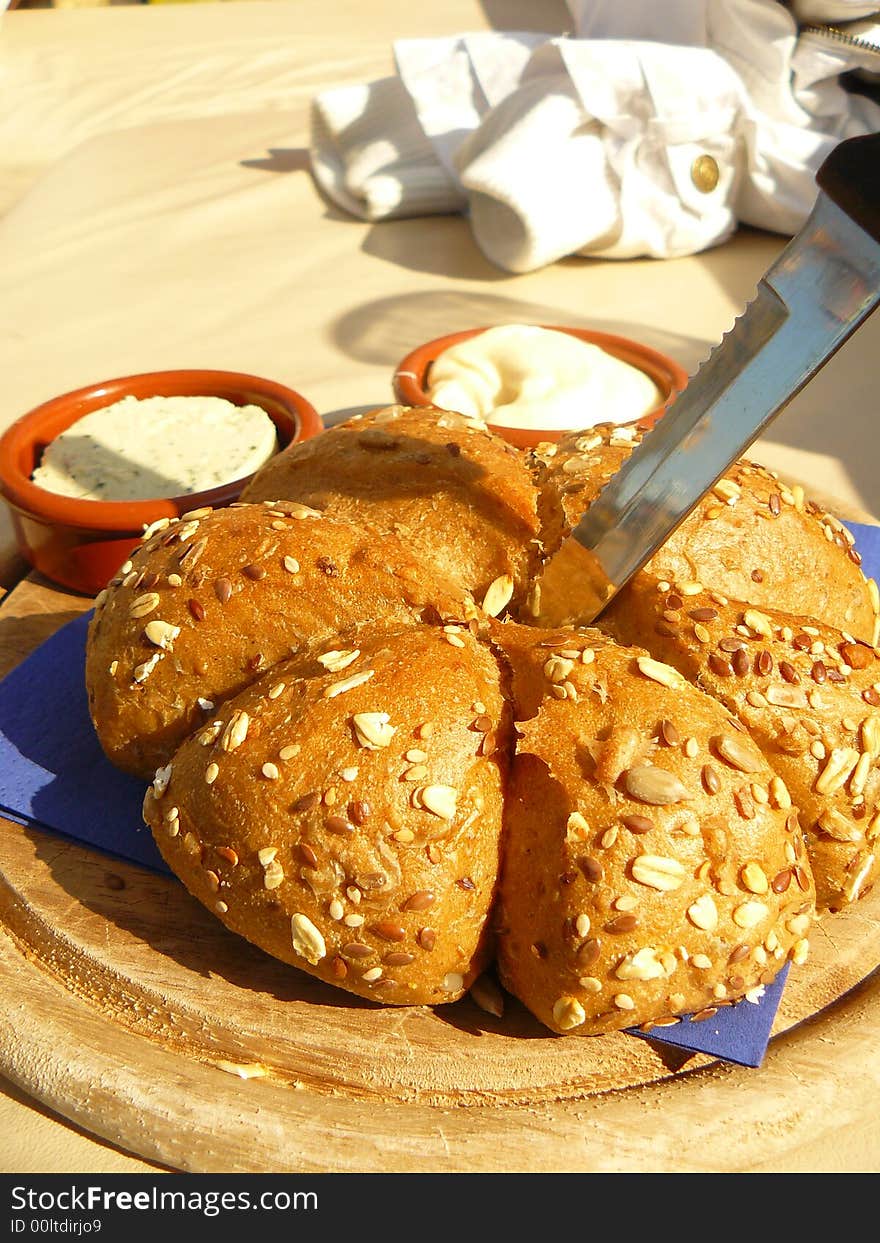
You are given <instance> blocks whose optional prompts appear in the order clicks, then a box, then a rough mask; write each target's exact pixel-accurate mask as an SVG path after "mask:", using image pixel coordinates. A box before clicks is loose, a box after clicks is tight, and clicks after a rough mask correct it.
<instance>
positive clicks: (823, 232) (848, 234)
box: [533, 134, 880, 627]
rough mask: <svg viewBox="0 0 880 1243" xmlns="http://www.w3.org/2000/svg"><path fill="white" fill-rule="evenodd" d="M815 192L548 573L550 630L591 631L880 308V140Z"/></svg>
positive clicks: (830, 173) (867, 141) (839, 155)
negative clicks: (725, 327)
mask: <svg viewBox="0 0 880 1243" xmlns="http://www.w3.org/2000/svg"><path fill="white" fill-rule="evenodd" d="M816 182H817V185H818V187H819V189H818V194H817V198H816V202H815V205H814V207H813V210H812V212H811V213H810V216H809V218H808V220H807V221H806V223H805V225H804V226H803V228H802V229H801V230H800V232H799V233H798V234H797V235H796V236H795V237H794V238H792V240H791V241H790V242H789V243H788V245H787V246H786V247H785V249H784V250H783V251H782V253H781V254H780V256H779V258H778V259H777V260H776V262H775V263H774V264H773V265H772V266H771V267H770V268H769V269H768V271H767V272H766V273H765V274H764V276H763V277H762V278H761V280H760V281H759V283H758V288H757V293H756V296H755V298H754V300H753V301H752V302H750V303H749V305H748V307H747V308H746V309H745V311H744V312H743V314H742V315H741V316H740V317H739V318H738V319H737V320H736V322H735V324H734V326H733V328H732V329H731V330H730V332H729V333H727V335H726V336H725V337H724V338H723V340H722V341H721V343H720V344H719V345H718V346H716V347H715V349H714V350H713V351H712V353H711V354H710V355H709V357H708V358H707V359H706V361H705V362H704V363H703V364H702V366H701V367H700V368H699V370H698V371H697V372H696V373H695V374H694V375H693V376H692V377H691V379H690V380H689V382H688V384H687V387H686V388H685V389H684V391H683V392H682V393H681V394H680V395H679V396H678V397H677V398H676V400H675V401H674V402H673V404H672V405H671V406H670V408H669V409H668V410H667V412H666V413H665V414H664V416H663V418H662V419H660V421H659V422H658V423H657V424H656V425H655V427H654V428H653V429H652V430H651V431H650V432H648V433H647V434H646V435H645V436H644V438H643V439H642V441H641V443H640V444H639V445H638V446H637V447H636V448H635V449H634V451H633V453H632V454H631V456H630V457H629V458H628V459H627V461H626V462H625V463H624V465H623V466H622V467H621V468H620V470H619V471H618V472H617V473H616V474H615V475H614V476H613V477H612V479H611V480H610V481H609V483H608V484H606V486H605V487H604V488H603V490H602V492H601V493H600V495H599V496H598V498H597V499H596V500H595V501H594V502H593V504H592V505H591V506H590V508H589V509H588V510H587V512H586V513H585V514H584V515H583V516H582V517H581V518H580V520H579V521H578V522H577V524H576V525H575V526H574V527H573V528H572V530H571V532H570V534H569V535H568V536H567V537H566V538H565V540H564V541H563V543H562V544H561V545H560V548H559V550H558V551H557V552H556V553H555V554H554V555H553V556H552V557H551V558H550V559H549V560H548V562H547V564H546V565H545V566H544V569H543V571H542V573H541V575H540V576H539V578H538V580H537V586H538V588H539V591H537V592H536V593H535V595H534V596H533V611H535V616H536V620H537V622H538V624H539V625H542V626H548V627H553V626H563V625H588V624H589V623H590V622H592V621H594V620H595V618H596V617H597V616H598V615H599V614H600V613H601V612H602V610H603V609H604V608H605V606H606V605H607V604H608V603H609V602H610V600H611V599H612V598H613V597H614V596H615V595H616V594H617V592H618V591H619V590H620V588H621V587H622V586H623V585H624V584H625V583H626V582H627V581H628V580H629V579H630V578H631V577H632V576H633V574H635V573H636V572H637V571H638V570H639V569H641V567H642V566H643V565H644V564H645V562H646V561H648V560H650V558H651V557H652V556H653V554H654V553H655V552H656V551H657V549H658V548H659V547H660V546H661V545H662V544H663V543H664V542H665V541H666V540H667V539H668V538H669V536H670V535H671V534H672V532H673V531H674V530H675V529H676V527H678V526H679V525H680V523H682V522H683V521H684V519H685V518H686V517H687V516H688V514H689V513H690V512H691V510H692V509H693V508H694V507H695V506H696V505H697V504H698V502H699V500H700V498H701V497H702V496H704V495H705V493H706V492H707V491H708V490H709V489H710V488H711V487H713V486H714V484H715V483H717V481H718V480H719V479H720V477H721V476H722V475H723V474H724V472H725V471H726V470H727V469H728V468H729V467H730V466H731V465H732V464H733V462H735V461H736V459H737V458H739V457H741V456H742V454H743V453H744V452H745V450H746V449H747V448H748V447H749V445H751V444H752V442H753V441H754V440H756V439H757V437H758V436H759V435H760V434H761V432H762V431H763V430H764V428H766V427H767V425H768V424H769V423H770V422H771V420H773V419H774V418H775V417H776V415H777V414H779V412H780V411H781V410H783V409H784V408H785V406H787V405H788V403H789V402H790V401H791V399H792V398H793V397H794V396H795V395H796V394H797V393H798V392H799V391H800V390H801V389H802V388H803V387H804V385H805V384H807V383H808V381H809V380H810V379H812V377H813V376H814V375H815V374H816V372H817V371H819V369H820V368H821V367H823V366H824V364H825V363H826V362H827V361H828V359H829V358H831V356H832V355H833V354H834V353H835V352H836V351H837V350H838V349H839V348H840V347H841V345H843V343H844V342H845V341H846V340H847V338H848V337H850V336H851V335H852V333H853V332H855V330H856V329H857V328H858V326H859V325H860V324H861V323H862V322H863V321H864V320H865V319H866V318H867V317H868V316H869V315H870V314H871V312H872V311H873V310H874V308H875V307H876V306H877V302H878V300H880V134H871V135H868V136H866V137H862V138H850V139H846V140H845V141H843V142H841V143H839V144H838V145H837V146H836V147H835V148H834V150H833V151H832V152H831V154H830V155H829V156H828V157H827V158H826V160H825V161H824V163H823V164H822V166H821V167H820V169H819V171H818V173H817V174H816ZM840 417H842V418H845V417H846V415H845V412H842V413H841V416H840Z"/></svg>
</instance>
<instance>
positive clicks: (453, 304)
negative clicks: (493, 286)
mask: <svg viewBox="0 0 880 1243" xmlns="http://www.w3.org/2000/svg"><path fill="white" fill-rule="evenodd" d="M560 319H562V320H563V322H564V323H566V324H567V325H569V326H574V327H584V328H595V329H598V330H600V331H602V332H611V333H620V334H622V335H624V336H630V337H637V338H638V339H639V340H640V341H643V342H644V343H645V344H646V345H650V346H652V347H653V348H654V349H657V350H662V351H663V352H664V353H667V354H669V355H671V356H672V357H673V358H675V359H677V360H678V361H679V362H680V363H681V364H682V365H683V366H685V367H688V366H692V365H696V363H695V362H693V363H692V361H691V360H696V361H699V359H700V358H702V357H703V356H704V355H705V353H706V352H707V345H706V343H705V342H704V341H700V340H699V339H697V338H695V337H689V336H685V335H684V334H682V333H676V332H672V331H670V330H668V329H662V328H656V327H653V326H652V325H649V324H644V323H641V324H640V323H637V322H634V321H628V322H626V323H624V322H622V321H620V320H613V319H605V318H603V317H602V316H600V315H572V314H571V313H570V312H565V313H564V314H561V313H560V311H559V308H558V307H554V306H551V305H550V304H548V303H544V302H539V301H537V300H533V299H529V298H522V297H516V296H511V295H507V294H501V293H496V292H495V291H494V290H493V291H491V292H490V291H488V290H484V289H446V288H442V287H441V288H435V289H425V290H422V291H420V292H419V293H407V294H397V295H393V296H391V297H388V298H378V299H374V300H372V301H370V302H362V303H360V304H359V305H357V304H355V305H353V306H352V307H351V308H350V309H349V310H347V311H345V312H343V314H341V315H339V316H338V317H337V318H336V319H335V320H334V321H333V322H332V323H331V324H330V332H331V333H332V336H333V339H334V341H335V343H336V345H337V346H338V347H339V349H340V350H341V351H342V353H344V354H345V355H347V356H348V357H349V358H352V359H355V360H356V361H357V362H363V363H370V364H374V365H380V366H383V367H394V366H395V365H396V364H397V363H398V362H400V360H401V358H402V357H403V356H404V355H405V354H406V353H408V352H409V350H411V349H414V348H415V346H417V345H420V344H421V343H422V342H423V341H430V340H432V339H433V338H434V337H439V336H443V335H444V334H445V333H447V332H454V331H457V330H458V329H460V328H476V327H480V326H482V325H487V326H488V325H492V324H505V323H507V324H509V323H530V324H551V325H552V324H555V323H559V322H560Z"/></svg>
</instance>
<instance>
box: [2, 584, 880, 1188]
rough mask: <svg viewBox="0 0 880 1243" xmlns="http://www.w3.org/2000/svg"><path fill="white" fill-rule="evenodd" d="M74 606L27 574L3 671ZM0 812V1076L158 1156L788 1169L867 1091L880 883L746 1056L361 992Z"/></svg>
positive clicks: (864, 1105) (168, 882)
mask: <svg viewBox="0 0 880 1243" xmlns="http://www.w3.org/2000/svg"><path fill="white" fill-rule="evenodd" d="M89 604H90V602H89V601H87V600H83V599H81V598H78V597H74V596H69V595H66V594H65V593H63V592H60V591H57V590H55V589H52V588H50V587H48V586H47V585H46V584H44V583H42V582H40V581H38V580H36V579H30V580H26V581H25V582H23V583H22V584H21V585H20V586H19V587H17V588H16V589H15V591H13V592H12V593H11V595H10V596H9V597H8V598H7V599H6V601H5V602H4V603H3V606H2V608H0V674H2V673H5V672H6V671H7V670H8V669H9V668H11V667H12V665H13V664H15V663H16V662H17V661H18V660H20V659H22V658H23V656H24V655H25V654H26V653H27V652H28V651H29V650H30V649H31V648H32V647H34V646H36V644H37V643H39V642H41V641H42V640H43V639H45V638H46V637H48V635H49V634H50V633H51V632H52V631H53V630H54V629H55V628H56V627H57V626H58V625H60V624H62V623H63V622H65V621H67V620H69V619H70V618H71V617H72V616H75V615H76V614H77V613H78V612H80V611H82V610H83V609H84V608H87V607H88V606H89ZM0 831H2V833H3V851H2V864H0V990H2V995H3V997H4V999H5V1004H4V1007H3V1008H2V1011H0V1072H2V1073H3V1074H5V1075H6V1076H7V1077H8V1078H9V1079H11V1080H12V1081H13V1082H14V1083H15V1084H17V1085H18V1086H19V1087H21V1088H22V1089H24V1090H25V1091H26V1092H28V1093H29V1094H30V1095H31V1096H33V1097H35V1098H36V1099H37V1100H38V1101H39V1102H41V1103H42V1104H44V1105H46V1106H48V1107H50V1108H52V1109H53V1110H55V1111H57V1112H58V1113H60V1114H61V1115H63V1116H64V1117H66V1118H68V1119H70V1120H72V1121H73V1122H75V1123H77V1124H79V1125H80V1126H81V1127H83V1128H85V1129H86V1130H87V1131H89V1132H91V1133H93V1134H95V1135H98V1136H101V1137H102V1138H104V1139H107V1140H110V1141H111V1142H113V1143H115V1144H117V1145H119V1146H120V1147H122V1148H125V1149H128V1150H130V1151H132V1152H134V1153H136V1154H138V1155H139V1156H141V1157H143V1158H145V1159H146V1160H149V1161H153V1162H156V1163H159V1164H161V1165H165V1166H168V1167H171V1168H172V1169H179V1170H189V1171H196V1172H209V1171H222V1172H287V1171H301V1172H336V1171H372V1172H390V1171H421V1170H428V1171H445V1172H466V1171H481V1172H517V1171H528V1172H539V1171H590V1172H600V1171H638V1172H649V1171H650V1172H657V1171H716V1172H744V1171H747V1170H749V1169H751V1168H754V1167H757V1166H762V1167H768V1166H769V1167H770V1168H772V1169H774V1170H779V1171H784V1170H785V1169H786V1168H787V1166H788V1162H789V1161H792V1160H793V1159H794V1156H795V1154H796V1153H797V1152H798V1150H799V1149H801V1148H802V1147H803V1146H804V1145H806V1144H812V1143H814V1142H815V1140H816V1138H817V1137H820V1136H827V1138H828V1143H829V1151H830V1150H831V1148H833V1144H834V1135H835V1133H838V1132H842V1131H844V1130H845V1129H847V1128H853V1127H858V1126H859V1125H860V1124H863V1123H864V1122H865V1120H866V1119H870V1118H871V1116H872V1115H874V1116H876V1114H877V1111H878V1108H880V1059H877V1057H876V1044H877V1040H878V1036H880V973H878V971H877V968H878V965H880V893H877V894H872V895H869V896H868V897H867V898H866V899H864V900H863V901H862V902H860V903H859V904H858V906H857V907H856V908H855V909H853V910H851V911H848V912H846V913H843V914H839V915H835V916H829V917H827V918H826V919H825V920H824V921H822V922H821V923H820V924H819V925H818V926H817V928H816V929H815V931H814V934H813V937H812V947H813V948H812V952H811V957H810V960H809V962H808V963H807V964H806V965H805V966H802V967H799V968H793V969H792V971H791V974H790V976H789V981H788V984H787V986H786V989H785V993H784V996H783V1001H782V1005H781V1007H780V1010H779V1013H778V1015H777V1020H776V1025H775V1027H774V1039H773V1040H772V1042H771V1046H770V1049H769V1051H768V1055H767V1057H766V1059H765V1062H764V1064H763V1066H762V1067H761V1068H760V1069H758V1070H749V1069H740V1068H737V1067H734V1066H731V1065H729V1064H723V1063H719V1062H717V1061H713V1060H712V1059H710V1058H708V1057H706V1056H704V1055H689V1054H687V1053H686V1052H683V1051H679V1050H676V1049H673V1048H672V1047H670V1046H664V1045H661V1044H659V1043H651V1042H648V1041H643V1040H641V1039H638V1038H636V1037H633V1036H628V1035H625V1034H622V1033H617V1034H615V1035H612V1036H603V1037H596V1038H587V1039H576V1038H560V1037H556V1036H553V1035H552V1034H550V1033H549V1032H547V1031H546V1029H544V1028H542V1027H541V1026H540V1025H539V1024H538V1023H537V1022H536V1021H535V1020H534V1019H532V1018H531V1017H530V1016H529V1015H528V1013H527V1012H526V1011H525V1010H524V1009H523V1008H522V1007H521V1006H519V1004H518V1003H516V1002H515V1001H514V1000H513V999H507V1003H506V1008H505V1014H504V1015H503V1017H502V1018H500V1019H498V1018H494V1017H493V1016H491V1015H489V1014H487V1013H485V1012H484V1011H482V1010H480V1009H479V1008H478V1007H477V1006H476V1005H475V1004H474V1003H473V1001H471V1000H470V999H465V1000H463V1001H461V1002H459V1003H457V1004H456V1005H454V1006H448V1007H440V1008H438V1009H436V1010H430V1009H426V1008H417V1009H391V1008H383V1007H380V1006H376V1005H373V1004H372V1003H369V1002H365V1001H360V1000H359V999H357V998H353V997H350V996H348V995H347V994H345V993H343V992H341V991H339V990H334V989H331V988H329V987H327V986H325V985H322V984H321V983H320V982H318V981H316V980H313V979H311V978H310V977H308V976H306V975H303V974H302V973H300V972H298V971H296V970H294V969H292V968H290V967H287V966H285V965H284V964H282V963H279V962H277V961H275V960H273V959H271V958H269V957H268V956H266V955H265V954H263V953H262V952H261V951H259V950H257V949H255V948H254V947H252V946H250V945H248V944H247V943H246V942H244V941H242V940H241V939H239V938H237V937H235V936H234V935H233V934H232V933H230V932H228V931H227V930H226V929H225V928H224V927H223V926H222V925H221V924H220V923H219V921H217V920H216V919H214V918H213V916H211V915H210V914H209V913H208V912H207V911H206V910H205V909H204V908H203V907H201V906H200V905H199V904H198V903H196V902H195V901H194V900H193V899H192V898H190V897H189V895H188V894H187V893H186V891H185V890H184V889H183V887H182V886H181V885H180V884H179V883H178V882H177V881H176V880H174V879H172V878H168V877H164V876H159V875H156V874H153V873H151V872H148V871H145V870H143V869H140V868H138V867H135V866H133V865H128V864H124V863H120V862H117V861H115V860H112V859H110V858H108V857H107V856H104V855H101V854H99V853H96V852H92V851H90V850H87V849H84V848H81V847H79V846H76V845H74V844H72V843H69V842H66V841H64V840H63V839H61V838H60V837H57V836H55V835H52V834H48V833H42V832H38V831H30V830H25V829H22V828H20V827H19V826H16V825H14V824H11V823H9V822H7V821H0ZM878 1159H880V1158H878ZM866 1160H868V1161H870V1160H871V1157H870V1155H869V1156H867V1157H866ZM861 1168H864V1169H870V1168H871V1166H870V1165H866V1166H863V1167H861Z"/></svg>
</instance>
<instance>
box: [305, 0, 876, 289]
mask: <svg viewBox="0 0 880 1243" xmlns="http://www.w3.org/2000/svg"><path fill="white" fill-rule="evenodd" d="M568 5H569V9H570V11H571V13H572V17H573V19H574V25H575V30H574V37H569V38H562V39H559V38H554V39H551V38H549V37H548V36H543V35H535V34H529V33H522V32H505V33H483V34H467V33H465V34H462V35H460V36H457V37H455V38H451V39H419V40H400V41H398V42H397V43H396V44H395V45H394V54H395V63H396V68H397V76H396V77H393V78H387V79H383V80H381V81H379V82H373V83H369V84H367V85H365V86H362V87H347V88H341V89H339V90H335V91H328V92H325V93H323V94H322V95H320V96H318V98H317V99H316V100H315V101H314V106H313V114H312V136H311V155H312V167H313V170H314V174H315V177H316V179H317V181H318V182H319V184H320V185H321V186H322V188H323V189H324V191H325V192H326V193H327V194H328V195H329V196H330V197H331V198H332V199H333V200H335V201H336V202H337V203H339V204H340V205H341V206H342V207H344V208H345V209H346V210H347V211H349V212H351V213H352V214H354V215H357V216H360V217H361V218H362V219H366V220H381V219H387V218H390V217H394V216H398V217H399V216H413V215H423V214H429V213H438V212H439V213H445V212H465V213H467V214H468V217H469V220H470V223H471V227H472V229H473V232H474V236H475V238H476V241H477V243H478V244H479V246H480V247H481V249H482V250H483V251H484V253H485V254H486V256H487V257H488V258H489V259H490V260H491V261H492V262H494V263H495V264H497V265H498V266H499V267H501V268H504V269H505V270H507V271H512V272H526V271H530V270H532V269H534V268H537V267H541V266H543V265H544V264H547V263H551V262H553V261H554V260H556V259H559V258H561V257H563V256H566V255H570V254H576V253H579V254H588V255H599V256H603V257H608V258H631V257H635V256H639V255H650V256H654V257H657V258H667V257H672V256H678V255H685V254H691V253H694V252H696V251H699V250H703V249H705V248H706V247H708V246H712V245H716V244H717V243H719V242H721V241H723V240H724V239H725V238H726V237H728V236H729V235H730V233H731V231H732V230H733V228H734V227H735V226H736V224H737V222H738V221H743V222H745V223H748V224H752V225H756V226H758V227H761V228H766V229H772V230H776V231H779V232H784V233H792V232H794V231H796V230H797V229H798V228H799V227H800V225H801V224H802V223H803V220H804V219H805V218H806V215H807V213H808V212H809V210H810V208H811V207H812V204H813V202H814V200H815V195H816V186H815V180H814V175H815V170H816V168H817V167H818V165H819V163H821V161H822V159H824V157H825V155H826V154H827V153H828V152H829V151H830V150H831V148H832V147H833V146H834V145H835V144H836V143H837V142H839V141H840V140H841V139H842V138H845V137H849V136H851V135H853V134H858V133H868V132H874V131H878V130H880V105H878V104H877V103H875V102H874V101H873V100H872V99H870V98H868V97H867V96H860V95H857V94H854V93H852V92H850V91H847V90H844V88H843V86H842V85H841V82H840V78H841V75H842V74H843V73H845V72H847V71H848V70H850V69H852V68H854V67H855V66H857V65H858V64H860V63H861V62H860V60H859V57H860V55H861V56H862V57H863V55H864V54H863V53H859V52H858V50H857V49H856V50H855V51H854V50H853V49H852V48H851V47H850V46H849V45H848V44H847V43H845V42H843V41H839V42H835V41H833V40H829V39H824V40H822V39H817V38H815V37H812V36H808V35H807V34H804V35H801V34H800V32H799V29H798V25H797V21H796V19H795V17H794V15H793V14H792V12H790V11H789V9H788V8H786V7H785V6H784V5H783V4H780V3H777V2H776V0H669V2H668V3H666V4H664V5H662V6H659V5H652V6H648V5H645V4H644V3H643V0H568Z"/></svg>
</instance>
